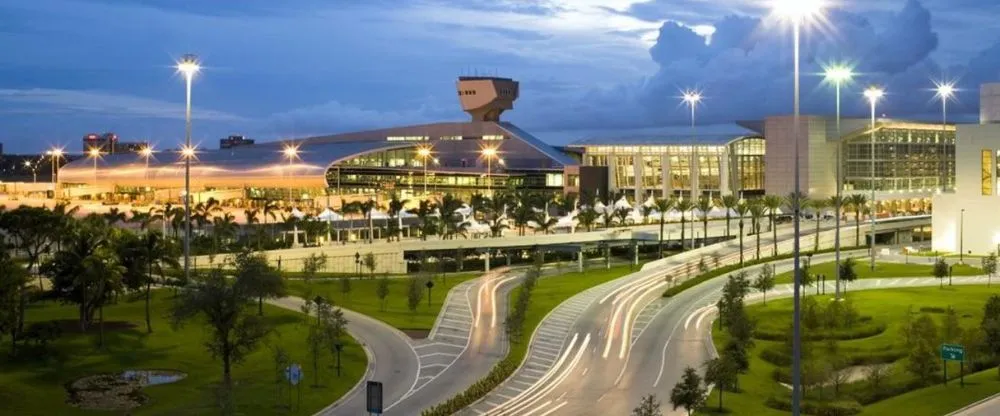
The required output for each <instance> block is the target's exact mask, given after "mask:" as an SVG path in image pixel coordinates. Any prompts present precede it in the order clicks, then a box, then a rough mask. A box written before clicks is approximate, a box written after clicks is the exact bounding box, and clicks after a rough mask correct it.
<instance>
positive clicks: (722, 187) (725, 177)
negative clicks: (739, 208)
mask: <svg viewBox="0 0 1000 416" xmlns="http://www.w3.org/2000/svg"><path fill="white" fill-rule="evenodd" d="M732 193H733V191H732V189H731V186H730V184H729V146H726V147H725V148H723V150H722V155H720V156H719V197H722V196H723V195H730V194H732Z"/></svg>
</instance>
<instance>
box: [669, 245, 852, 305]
mask: <svg viewBox="0 0 1000 416" xmlns="http://www.w3.org/2000/svg"><path fill="white" fill-rule="evenodd" d="M866 248H868V246H859V247H841V248H840V251H842V252H843V251H850V250H860V249H866ZM834 251H836V250H835V249H832V248H828V249H824V250H820V251H803V252H802V253H801V255H802V256H808V255H809V254H824V253H833V252H834ZM792 257H794V255H793V254H792V253H787V254H779V255H777V256H771V257H762V258H761V259H760V260H744V261H743V265H742V266H741V265H740V264H739V263H737V264H730V265H728V266H723V267H720V268H718V269H714V270H710V271H707V272H705V273H702V274H700V275H698V276H695V277H693V278H690V279H688V280H685V281H684V282H683V283H681V284H679V285H677V286H674V287H671V288H669V289H667V290H666V291H665V292H663V297H665V298H669V297H673V296H676V295H677V294H678V293H681V292H683V291H685V290H687V289H690V288H692V287H694V286H697V285H698V284H700V283H703V282H705V281H706V280H708V279H711V278H713V277H719V276H722V275H724V274H728V273H730V272H733V271H736V270H739V269H743V268H747V267H752V266H756V265H759V264H764V263H770V262H772V261H776V260H785V259H790V258H792Z"/></svg>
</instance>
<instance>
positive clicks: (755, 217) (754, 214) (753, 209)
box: [749, 199, 778, 260]
mask: <svg viewBox="0 0 1000 416" xmlns="http://www.w3.org/2000/svg"><path fill="white" fill-rule="evenodd" d="M749 205H750V223H751V224H752V226H751V228H753V233H754V237H756V239H757V256H756V257H755V258H756V259H757V260H760V220H761V218H763V217H764V211H765V209H766V208H767V207H766V206H764V203H763V202H761V200H759V199H754V200H751V201H750V204H749ZM775 241H777V240H775ZM774 254H775V255H777V254H778V245H777V243H775V246H774Z"/></svg>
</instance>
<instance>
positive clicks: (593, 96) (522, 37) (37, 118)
mask: <svg viewBox="0 0 1000 416" xmlns="http://www.w3.org/2000/svg"><path fill="white" fill-rule="evenodd" d="M766 6H767V1H766V0H285V1H273V0H267V1H265V0H240V1H228V0H226V1H222V0H5V1H3V2H0V51H3V54H2V55H0V141H2V142H3V143H4V146H5V150H6V151H7V152H29V151H39V150H42V149H44V148H45V147H47V146H49V145H55V144H63V145H67V146H68V147H69V149H70V150H74V151H77V150H79V146H80V145H79V139H80V137H81V136H82V135H83V134H84V133H87V132H102V131H115V132H117V133H119V135H120V136H122V137H123V138H124V139H149V140H152V141H153V142H156V143H159V146H160V147H172V146H174V145H175V144H176V143H177V142H178V140H179V139H180V138H181V137H182V135H183V128H184V123H183V100H184V90H183V83H182V80H181V79H180V78H179V77H178V76H177V75H176V74H175V73H174V70H173V68H172V63H173V61H174V60H175V59H177V58H178V57H179V56H180V55H182V54H184V53H195V54H198V55H199V56H200V57H201V58H202V59H203V62H204V65H205V68H204V71H203V73H202V74H201V75H200V76H199V78H198V79H197V80H196V82H195V89H194V102H195V107H194V108H195V123H194V137H195V139H196V140H197V141H201V142H203V143H204V144H205V145H210V146H212V147H214V146H215V141H216V139H218V138H219V137H222V136H224V135H227V134H231V133H244V134H247V135H249V136H251V137H255V138H258V139H261V140H278V139H282V138H289V137H301V136H306V135H314V134H328V133H334V132H344V131H352V130H359V129H367V128H377V127H388V126H397V125H405V124H416V123H425V122H434V121H455V120H464V119H465V118H466V117H465V115H464V114H463V113H461V112H460V111H459V109H458V104H457V97H456V94H455V93H454V80H455V78H456V77H457V76H459V75H465V74H499V75H501V76H509V77H513V78H516V79H518V80H520V81H521V99H520V100H519V101H518V102H517V104H516V108H515V110H514V111H512V112H509V113H508V114H507V115H506V118H507V119H508V120H510V121H513V122H515V123H518V124H519V125H520V126H521V127H524V128H526V129H529V130H531V131H533V132H535V133H536V134H537V135H538V136H540V137H542V138H544V139H547V140H550V141H552V142H556V143H565V142H566V141H569V140H573V139H577V138H583V137H588V136H591V135H594V134H614V135H621V133H622V132H628V131H631V130H636V131H641V132H645V133H648V132H649V131H651V130H653V131H655V130H657V129H661V130H670V129H671V127H670V126H683V125H685V124H686V123H687V117H688V115H687V113H686V111H685V110H684V109H683V108H682V107H680V106H679V105H678V101H677V95H678V90H679V89H682V88H686V87H690V86H696V87H698V88H701V89H702V90H703V91H704V94H705V95H706V100H705V102H704V106H703V107H702V108H700V109H699V110H698V118H699V123H704V124H723V123H727V122H731V121H733V120H742V119H753V118H759V117H762V116H764V115H767V114H776V113H788V112H790V108H791V96H792V94H791V86H792V80H791V56H790V55H791V53H790V52H791V40H790V34H789V33H788V30H787V27H786V26H785V25H782V24H780V23H778V22H775V21H774V19H773V18H770V17H768V16H767V8H766ZM998 18H1000V2H998V1H996V0H838V1H837V2H836V3H835V6H834V9H831V10H829V11H828V13H827V14H826V17H825V19H824V20H823V21H820V22H816V23H815V24H814V25H812V26H811V27H810V28H808V29H807V30H806V33H805V35H804V47H803V72H804V74H805V77H804V78H805V79H804V81H803V106H804V107H803V108H804V112H806V113H826V112H832V110H833V99H832V93H831V92H830V89H829V88H828V87H827V86H824V85H820V77H818V76H816V75H814V74H815V73H816V72H818V71H820V67H821V65H822V64H823V63H826V62H832V61H839V60H849V61H851V62H853V63H854V64H856V65H857V70H858V71H859V72H863V73H864V75H863V76H862V77H861V78H860V79H859V80H858V82H857V83H856V84H855V85H853V86H851V87H850V88H848V89H847V90H846V91H845V98H844V109H845V112H846V113H847V114H849V115H862V114H864V112H865V105H864V103H863V102H862V101H861V99H860V90H861V88H863V87H864V86H866V85H868V84H870V83H879V84H881V85H884V86H886V88H887V90H888V92H889V95H888V97H887V100H886V101H885V104H884V105H883V106H881V107H880V111H879V112H880V113H885V114H887V115H889V116H892V117H913V118H924V119H928V120H935V119H937V118H938V117H939V115H938V112H939V104H938V103H937V102H936V101H935V100H934V96H933V92H931V91H929V89H930V88H931V87H932V86H933V83H932V79H940V78H941V77H948V78H950V79H955V80H957V81H958V83H959V85H960V87H961V88H963V89H964V90H963V91H962V92H961V93H960V96H959V97H958V100H957V102H956V103H954V104H952V105H950V109H951V110H950V111H951V112H952V115H954V116H955V117H959V118H961V119H964V120H974V119H975V116H976V114H978V85H979V84H980V83H982V82H992V81H1000V32H997V31H996V29H995V28H996V23H995V22H996V21H997V19H998ZM706 130H708V129H707V128H706Z"/></svg>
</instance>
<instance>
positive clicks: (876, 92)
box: [865, 87, 885, 104]
mask: <svg viewBox="0 0 1000 416" xmlns="http://www.w3.org/2000/svg"><path fill="white" fill-rule="evenodd" d="M884 96H885V90H883V89H881V88H879V87H868V89H866V90H865V98H867V99H868V102H870V103H873V104H874V103H876V102H878V100H879V99H881V98H882V97H884Z"/></svg>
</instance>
